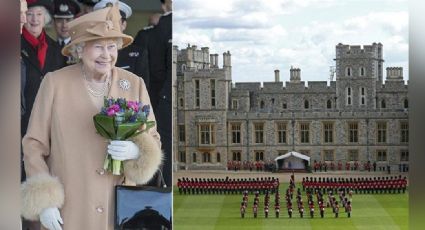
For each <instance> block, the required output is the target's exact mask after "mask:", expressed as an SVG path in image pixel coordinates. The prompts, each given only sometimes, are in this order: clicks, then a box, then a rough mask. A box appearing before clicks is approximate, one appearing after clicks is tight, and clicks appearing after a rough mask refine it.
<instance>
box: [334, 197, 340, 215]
mask: <svg viewBox="0 0 425 230" xmlns="http://www.w3.org/2000/svg"><path fill="white" fill-rule="evenodd" d="M334 211H335V218H338V213H339V205H338V201H335V204H334Z"/></svg>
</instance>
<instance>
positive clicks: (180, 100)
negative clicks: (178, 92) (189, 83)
mask: <svg viewBox="0 0 425 230" xmlns="http://www.w3.org/2000/svg"><path fill="white" fill-rule="evenodd" d="M179 107H180V108H183V107H184V101H183V98H180V99H179Z"/></svg>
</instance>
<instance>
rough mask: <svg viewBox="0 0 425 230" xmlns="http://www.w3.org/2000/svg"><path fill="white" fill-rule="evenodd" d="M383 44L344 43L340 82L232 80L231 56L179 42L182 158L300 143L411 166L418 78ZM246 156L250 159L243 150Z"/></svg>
mask: <svg viewBox="0 0 425 230" xmlns="http://www.w3.org/2000/svg"><path fill="white" fill-rule="evenodd" d="M382 48H383V46H382V44H380V43H378V44H377V43H373V44H372V45H364V46H363V47H361V46H349V45H343V44H338V45H336V58H335V59H334V60H335V65H336V66H335V75H336V79H335V81H330V83H329V84H328V83H327V82H326V81H313V82H307V84H306V83H305V82H304V81H302V76H301V70H300V69H298V68H292V67H291V69H290V71H289V72H290V73H289V81H286V82H282V81H281V79H280V72H279V70H275V72H274V73H275V76H274V79H275V81H274V82H263V83H262V84H261V82H249V83H248V82H247V83H242V82H235V83H232V77H231V76H232V71H231V54H230V52H229V51H227V52H225V53H223V66H222V68H220V67H219V66H218V54H209V49H208V48H207V47H203V48H201V49H198V48H197V47H196V46H190V45H188V47H187V48H185V49H181V50H179V49H178V47H174V49H173V53H174V58H175V59H174V64H175V71H174V73H175V76H174V77H175V79H176V81H175V84H174V87H175V88H174V98H175V103H176V105H175V106H174V110H175V111H174V113H175V114H176V115H177V117H176V119H175V120H174V127H175V132H174V133H175V138H174V165H175V167H176V169H225V168H226V165H227V161H228V160H241V161H245V160H250V161H255V160H259V159H260V160H264V161H268V160H273V159H274V158H276V157H277V156H278V155H281V154H285V153H286V152H287V151H291V150H295V151H298V152H301V153H303V154H306V155H308V156H310V157H311V161H314V160H317V161H327V162H330V161H334V162H335V163H336V162H338V161H342V162H343V163H345V162H346V161H360V162H362V163H363V162H366V161H370V162H374V161H376V162H377V164H378V166H386V165H388V164H389V165H391V166H392V167H394V169H395V168H397V167H398V165H399V164H408V95H407V90H408V86H407V84H405V82H404V80H403V76H402V73H403V71H402V68H400V67H389V68H387V69H386V72H387V73H386V80H385V81H384V79H383V61H384V60H383V57H382ZM239 156H240V158H239Z"/></svg>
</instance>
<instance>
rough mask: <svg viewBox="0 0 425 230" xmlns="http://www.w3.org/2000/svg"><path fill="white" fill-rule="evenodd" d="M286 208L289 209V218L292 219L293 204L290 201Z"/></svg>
mask: <svg viewBox="0 0 425 230" xmlns="http://www.w3.org/2000/svg"><path fill="white" fill-rule="evenodd" d="M286 207H287V208H288V216H289V218H292V202H291V201H290V200H288V202H287V203H286Z"/></svg>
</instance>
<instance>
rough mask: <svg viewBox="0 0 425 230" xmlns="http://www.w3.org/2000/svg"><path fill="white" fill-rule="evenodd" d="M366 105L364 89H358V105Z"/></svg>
mask: <svg viewBox="0 0 425 230" xmlns="http://www.w3.org/2000/svg"><path fill="white" fill-rule="evenodd" d="M365 104H366V89H365V88H364V87H360V105H365Z"/></svg>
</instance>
